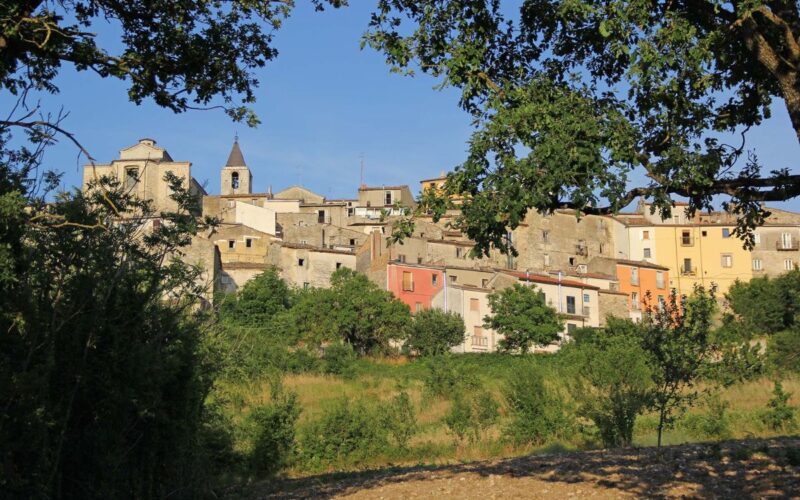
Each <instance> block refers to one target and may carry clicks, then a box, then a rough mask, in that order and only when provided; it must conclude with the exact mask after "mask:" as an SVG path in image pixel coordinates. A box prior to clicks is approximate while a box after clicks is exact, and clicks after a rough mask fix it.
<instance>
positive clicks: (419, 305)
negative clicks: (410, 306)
mask: <svg viewBox="0 0 800 500" xmlns="http://www.w3.org/2000/svg"><path fill="white" fill-rule="evenodd" d="M421 310H422V302H417V303H416V304H414V311H415V312H420V311H421Z"/></svg>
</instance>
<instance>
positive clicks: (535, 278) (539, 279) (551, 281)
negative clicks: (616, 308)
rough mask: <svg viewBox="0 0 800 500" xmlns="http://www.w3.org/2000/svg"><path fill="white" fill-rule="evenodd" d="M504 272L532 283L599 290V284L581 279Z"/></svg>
mask: <svg viewBox="0 0 800 500" xmlns="http://www.w3.org/2000/svg"><path fill="white" fill-rule="evenodd" d="M502 272H503V273H505V274H510V275H511V276H514V277H515V278H517V279H519V280H522V281H531V282H533V283H545V284H548V285H558V284H561V285H563V286H571V287H575V288H585V289H587V290H599V289H600V287H599V286H594V285H590V284H588V283H583V282H581V281H574V280H565V279H561V280H559V279H558V278H551V277H549V276H541V275H539V274H527V275H526V273H521V272H518V271H502Z"/></svg>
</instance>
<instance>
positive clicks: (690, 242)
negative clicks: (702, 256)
mask: <svg viewBox="0 0 800 500" xmlns="http://www.w3.org/2000/svg"><path fill="white" fill-rule="evenodd" d="M681 246H682V247H693V246H694V238H692V237H691V236H689V237H688V238H687V237H686V236H683V237H681Z"/></svg>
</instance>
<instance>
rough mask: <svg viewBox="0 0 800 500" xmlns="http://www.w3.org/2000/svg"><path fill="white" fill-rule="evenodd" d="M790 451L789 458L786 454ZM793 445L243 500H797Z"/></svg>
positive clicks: (605, 456) (497, 467)
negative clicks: (643, 499) (635, 499)
mask: <svg viewBox="0 0 800 500" xmlns="http://www.w3.org/2000/svg"><path fill="white" fill-rule="evenodd" d="M792 450H794V451H792ZM798 454H800V438H782V439H768V440H748V441H731V442H724V443H719V444H691V445H681V446H669V447H664V448H661V449H656V448H638V449H625V450H598V451H588V452H579V453H564V454H558V455H537V456H528V457H522V458H514V459H507V460H496V461H486V462H474V463H469V464H463V465H450V466H441V467H410V468H394V469H382V470H378V471H369V472H361V473H347V474H341V473H340V474H325V475H320V476H313V477H307V478H302V479H293V480H283V481H278V482H275V481H272V482H269V483H263V484H257V485H255V487H254V488H253V489H252V490H251V491H250V492H249V494H247V495H245V496H248V497H250V498H265V499H294V498H354V499H358V498H386V499H393V498H403V499H408V498H475V499H478V498H479V499H490V498H498V499H501V498H502V499H506V498H584V497H592V498H632V497H648V498H652V497H656V498H726V499H727V498H800V464H798V462H797V460H798V458H797V457H798Z"/></svg>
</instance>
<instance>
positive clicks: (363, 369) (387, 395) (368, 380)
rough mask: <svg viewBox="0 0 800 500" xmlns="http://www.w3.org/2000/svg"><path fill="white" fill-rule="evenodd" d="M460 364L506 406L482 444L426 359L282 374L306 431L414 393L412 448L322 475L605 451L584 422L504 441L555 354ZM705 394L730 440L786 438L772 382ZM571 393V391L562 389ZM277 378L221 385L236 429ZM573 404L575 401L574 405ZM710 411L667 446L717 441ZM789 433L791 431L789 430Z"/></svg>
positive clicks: (693, 412) (643, 435) (651, 429)
mask: <svg viewBox="0 0 800 500" xmlns="http://www.w3.org/2000/svg"><path fill="white" fill-rule="evenodd" d="M452 359H453V363H454V364H455V365H456V366H457V367H459V368H461V369H462V370H463V371H464V372H468V373H471V374H473V375H474V376H476V377H477V378H478V380H479V382H480V387H481V388H483V389H486V390H488V391H490V393H491V394H492V395H493V396H494V398H495V399H496V401H497V402H498V403H499V404H500V417H499V419H498V421H497V422H496V423H494V424H493V425H491V426H490V427H489V428H488V429H487V430H486V431H485V432H484V433H482V435H481V437H480V438H479V439H477V440H475V441H470V440H462V441H457V440H456V439H455V438H454V435H453V434H452V433H451V432H450V431H449V429H448V427H447V425H446V423H445V421H444V417H445V415H446V413H447V412H448V409H449V408H450V405H451V404H452V403H451V401H449V400H448V398H442V397H433V396H430V395H428V394H427V392H426V391H425V388H424V380H425V378H426V375H427V373H428V367H427V365H426V363H428V362H426V361H423V360H409V359H406V358H403V357H398V358H377V359H376V358H367V359H359V360H357V361H356V362H355V364H354V366H353V368H352V370H351V371H350V372H349V373H348V375H347V376H346V377H342V376H335V375H323V374H318V373H300V374H285V375H283V377H282V380H283V384H284V387H285V389H286V390H287V391H291V392H294V393H295V394H297V397H298V400H299V403H300V405H301V407H302V412H301V414H300V418H299V420H298V423H297V429H298V432H299V433H302V430H303V428H304V427H305V426H307V425H308V424H309V422H312V421H313V420H315V419H318V418H319V417H320V416H321V415H323V414H324V413H325V412H326V411H328V410H330V409H331V408H332V407H333V406H335V404H336V403H337V402H338V401H340V400H341V399H342V398H347V399H348V400H349V401H351V402H355V401H363V402H364V403H365V404H366V406H367V407H368V408H369V407H372V408H375V407H380V406H383V405H386V404H387V402H388V401H389V400H390V399H391V398H392V397H394V396H395V395H396V394H397V393H398V392H399V390H401V388H402V389H404V390H406V391H407V393H408V394H409V396H410V397H411V400H412V402H413V407H414V410H415V413H416V422H417V433H416V435H415V436H414V437H413V438H412V440H411V441H410V445H409V447H408V449H406V450H403V451H401V450H398V449H396V448H394V447H391V446H389V447H386V448H385V449H384V450H381V451H379V452H376V453H374V454H371V455H370V456H369V457H366V458H361V459H359V460H357V461H348V460H343V461H340V462H338V463H337V464H336V465H328V466H327V467H325V468H324V469H323V470H324V471H333V470H359V469H365V468H378V467H386V466H391V465H413V464H446V463H454V462H461V461H471V460H478V459H486V458H499V457H511V456H517V455H523V454H529V453H537V452H548V451H558V450H579V449H591V448H598V447H600V446H601V445H600V443H599V442H598V441H597V440H596V439H593V438H592V433H591V425H590V423H589V422H579V425H580V426H581V427H582V428H584V430H585V432H576V433H575V434H574V435H573V436H571V437H569V438H566V439H565V438H562V439H554V440H552V441H550V442H547V443H544V444H543V445H542V446H538V447H533V446H522V447H515V446H513V445H511V444H510V443H508V442H507V441H506V440H504V439H503V438H502V430H503V428H504V426H505V425H506V424H507V423H508V422H509V420H510V416H509V412H508V409H507V406H506V403H505V400H504V395H503V387H504V385H505V383H506V381H507V380H508V378H509V377H510V376H511V375H512V373H513V371H514V368H515V367H519V366H521V365H525V364H526V363H541V364H543V365H545V366H548V365H550V364H552V360H553V357H552V356H547V355H536V356H527V357H520V356H509V355H500V354H480V355H469V354H467V355H458V356H455V357H453V358H452ZM548 373H552V376H551V377H550V378H549V379H548V383H549V384H550V385H551V386H552V387H554V388H555V389H557V390H559V389H563V385H564V384H563V381H562V380H559V373H558V370H556V369H552V370H550V371H548ZM783 387H784V389H785V390H786V391H788V392H790V393H792V399H791V404H792V405H794V406H797V405H800V379H799V378H798V377H797V376H795V375H792V376H788V377H787V378H785V379H784V380H783ZM701 388H702V389H708V390H709V392H717V393H718V394H719V395H720V397H721V399H722V400H723V401H725V402H727V403H728V405H729V406H728V408H727V411H726V415H727V417H726V425H727V428H728V429H729V431H730V433H729V434H728V435H726V437H727V438H733V439H739V438H752V437H771V436H775V435H778V434H781V433H778V432H775V431H772V430H771V429H769V428H768V426H766V425H765V424H764V423H763V422H762V421H761V415H762V414H763V412H764V410H765V408H766V407H767V402H768V401H769V399H770V398H771V397H772V389H773V382H772V380H771V379H769V378H766V377H765V378H760V379H757V380H753V381H748V382H743V383H740V384H737V385H734V386H731V387H728V388H717V387H714V386H711V385H709V384H706V385H701ZM561 392H563V393H564V394H566V391H561ZM270 393H271V391H270V380H269V379H268V378H263V379H256V380H251V381H248V382H241V383H237V382H231V381H227V382H224V383H221V384H220V385H219V386H218V390H217V394H218V397H220V398H221V400H222V401H224V404H223V407H224V412H225V413H226V414H227V415H228V417H229V418H230V419H231V421H232V424H233V427H234V428H235V429H240V428H243V427H245V426H246V422H247V417H248V414H249V413H250V412H251V411H252V409H253V408H255V407H258V406H259V405H264V404H267V403H269V402H270ZM568 403H569V401H568ZM708 412H709V410H708V409H707V408H706V405H705V404H704V402H703V400H702V399H701V400H699V401H698V402H697V404H696V405H695V406H694V407H693V408H691V409H690V410H689V411H688V412H687V413H686V414H685V415H684V416H682V417H680V418H679V419H678V421H677V423H676V425H675V427H674V428H673V429H670V430H668V431H667V432H666V433H665V435H664V444H680V443H686V442H698V441H711V440H714V439H716V438H715V437H714V436H709V435H708V434H704V433H703V431H702V420H703V418H704V416H705V415H706V414H707V413H708ZM656 424H657V419H656V418H655V416H653V415H649V414H645V415H643V416H641V417H639V419H638V420H637V422H636V432H635V439H634V441H635V444H636V445H638V446H654V445H655V444H656ZM784 434H785V432H784ZM234 436H235V448H236V450H237V451H238V452H239V453H242V454H247V453H248V452H249V450H250V449H251V448H252V446H253V443H252V437H251V435H250V434H248V433H247V432H244V431H240V432H235V433H234ZM318 472H321V470H320V469H319V468H309V467H308V466H307V465H306V464H304V463H303V462H302V461H300V460H294V461H293V462H292V463H290V465H289V466H288V467H287V468H286V469H285V473H286V474H287V475H289V476H303V475H308V474H311V473H318Z"/></svg>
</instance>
